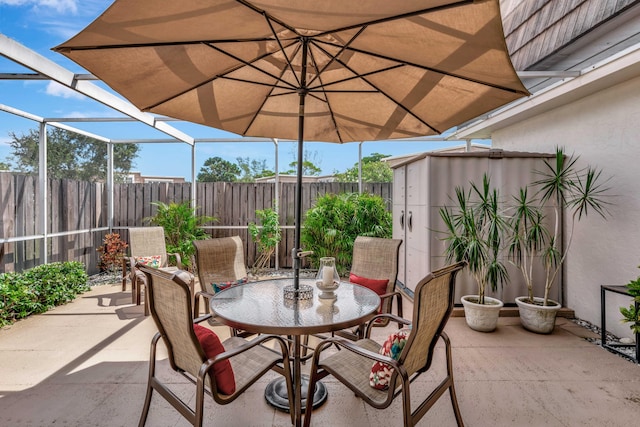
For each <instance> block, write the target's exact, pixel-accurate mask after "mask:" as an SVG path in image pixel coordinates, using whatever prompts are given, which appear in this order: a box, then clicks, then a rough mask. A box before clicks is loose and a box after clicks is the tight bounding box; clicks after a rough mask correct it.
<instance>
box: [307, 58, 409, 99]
mask: <svg viewBox="0 0 640 427" xmlns="http://www.w3.org/2000/svg"><path fill="white" fill-rule="evenodd" d="M341 64H342V63H341ZM405 66H406V65H405V64H396V65H391V66H389V67H385V68H381V69H379V70H375V71H369V72H368V73H363V74H358V75H354V76H353V77H346V78H344V79H340V80H336V81H334V82H331V83H320V85H318V86H314V87H312V88H309V90H312V91H313V90H318V89H320V88H324V87H327V86H331V85H337V84H340V83H345V82H348V81H351V80H355V79H359V78H362V77H366V76H371V75H374V74H379V73H384V72H385V71H391V70H395V69H396V68H400V67H405ZM351 71H352V70H351ZM328 92H331V91H328ZM334 92H354V93H359V92H363V93H364V92H370V91H368V90H362V91H359V90H354V91H334Z"/></svg>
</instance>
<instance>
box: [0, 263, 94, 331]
mask: <svg viewBox="0 0 640 427" xmlns="http://www.w3.org/2000/svg"><path fill="white" fill-rule="evenodd" d="M89 289H90V288H89V285H88V284H87V274H86V273H85V271H84V265H82V264H81V263H79V262H75V261H73V262H55V263H51V264H43V265H39V266H37V267H34V268H32V269H30V270H26V271H24V272H22V273H2V274H0V326H4V325H8V324H10V323H12V322H14V321H15V320H17V319H22V318H24V317H27V316H29V315H30V314H35V313H44V312H45V311H47V310H49V309H51V308H53V307H55V306H57V305H61V304H64V303H67V302H69V301H72V300H73V299H74V298H75V297H76V295H78V294H80V293H82V292H86V291H88V290H89Z"/></svg>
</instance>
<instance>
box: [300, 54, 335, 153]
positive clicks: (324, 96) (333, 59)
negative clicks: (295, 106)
mask: <svg viewBox="0 0 640 427" xmlns="http://www.w3.org/2000/svg"><path fill="white" fill-rule="evenodd" d="M321 50H323V49H321ZM323 51H324V50H323ZM325 54H326V52H325ZM309 55H310V56H311V61H312V62H313V66H314V67H315V69H316V70H318V63H317V61H316V57H315V55H314V54H313V51H311V50H309ZM336 56H337V55H336ZM336 56H333V57H331V56H329V57H330V58H331V61H329V63H333V61H335V59H336ZM327 65H328V64H327ZM325 69H326V67H324V68H322V70H319V72H318V73H317V74H316V77H315V78H317V79H318V80H320V87H321V88H323V83H322V78H321V77H320V76H321V75H322V71H323V70H325ZM315 78H314V80H315ZM312 81H313V80H312ZM305 89H307V95H308V94H309V87H308V85H307V87H306V88H305ZM319 92H320V93H322V94H323V97H319V96H316V95H315V94H314V95H312V96H313V97H314V98H318V99H320V101H321V102H325V103H326V104H327V109H328V110H329V117H330V118H331V122H332V123H333V129H334V130H335V133H336V136H337V137H338V140H339V141H340V142H344V141H343V140H342V135H341V134H340V126H338V123H337V122H336V118H335V114H333V108H331V103H330V102H329V98H328V97H327V94H326V92H325V91H324V89H322V90H321V91H319Z"/></svg>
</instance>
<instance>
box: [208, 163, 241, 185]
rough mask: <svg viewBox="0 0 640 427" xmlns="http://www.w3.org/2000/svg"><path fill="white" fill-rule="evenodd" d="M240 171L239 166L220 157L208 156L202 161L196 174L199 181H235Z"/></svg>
mask: <svg viewBox="0 0 640 427" xmlns="http://www.w3.org/2000/svg"><path fill="white" fill-rule="evenodd" d="M241 173H242V171H241V170H240V168H239V167H238V166H237V165H235V164H233V163H231V162H229V161H227V160H224V159H223V158H221V157H209V158H208V159H207V160H205V161H204V165H203V166H202V167H201V168H200V173H199V174H198V181H199V182H219V181H224V182H235V181H237V180H238V175H240V174H241Z"/></svg>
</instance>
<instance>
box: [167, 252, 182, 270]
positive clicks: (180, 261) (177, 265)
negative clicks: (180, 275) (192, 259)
mask: <svg viewBox="0 0 640 427" xmlns="http://www.w3.org/2000/svg"><path fill="white" fill-rule="evenodd" d="M169 255H172V256H174V257H175V258H176V267H178V270H182V258H180V254H179V253H177V252H171V253H167V257H169Z"/></svg>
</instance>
